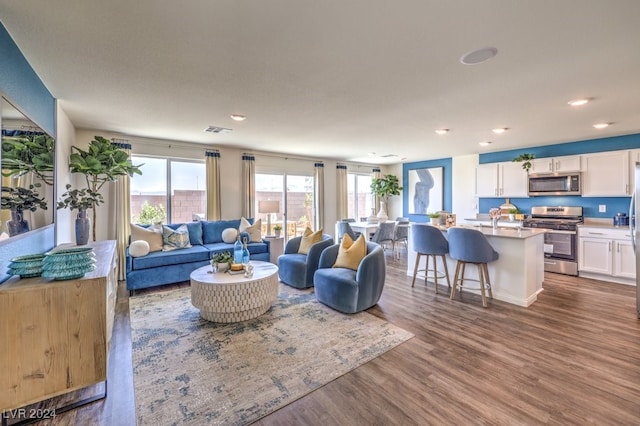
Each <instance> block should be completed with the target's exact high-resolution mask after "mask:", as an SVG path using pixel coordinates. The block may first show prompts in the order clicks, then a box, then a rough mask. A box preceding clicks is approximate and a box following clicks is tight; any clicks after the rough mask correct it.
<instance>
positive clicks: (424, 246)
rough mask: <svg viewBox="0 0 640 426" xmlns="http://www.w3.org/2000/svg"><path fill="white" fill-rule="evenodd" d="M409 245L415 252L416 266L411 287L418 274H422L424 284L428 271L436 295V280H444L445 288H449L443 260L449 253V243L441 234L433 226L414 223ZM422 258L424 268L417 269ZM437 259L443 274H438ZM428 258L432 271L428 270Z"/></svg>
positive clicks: (449, 284)
mask: <svg viewBox="0 0 640 426" xmlns="http://www.w3.org/2000/svg"><path fill="white" fill-rule="evenodd" d="M411 244H412V245H413V250H414V251H415V252H416V264H415V266H414V267H413V281H411V287H413V286H414V285H415V283H416V276H417V275H418V273H420V272H424V282H425V284H426V283H427V278H429V271H432V272H433V282H434V286H435V289H436V294H438V278H446V279H447V286H449V288H451V281H449V269H448V268H447V259H445V255H446V254H447V253H449V243H448V242H447V239H446V238H445V237H444V235H442V232H441V231H440V230H439V229H438V228H436V227H435V226H431V225H427V224H424V223H414V224H413V225H412V226H411ZM422 256H427V260H426V263H425V268H424V269H418V265H419V263H420V258H421V257H422ZM438 257H440V258H441V259H442V264H443V265H444V274H443V273H442V272H438V260H437V259H438ZM429 258H431V259H433V269H429Z"/></svg>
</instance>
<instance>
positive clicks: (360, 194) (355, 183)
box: [340, 173, 373, 220]
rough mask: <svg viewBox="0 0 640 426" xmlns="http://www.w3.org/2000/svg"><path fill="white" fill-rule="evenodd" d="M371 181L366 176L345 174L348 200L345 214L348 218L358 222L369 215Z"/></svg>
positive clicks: (371, 199)
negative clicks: (346, 213)
mask: <svg viewBox="0 0 640 426" xmlns="http://www.w3.org/2000/svg"><path fill="white" fill-rule="evenodd" d="M371 180H372V177H371V175H368V174H357V173H348V174H347V194H348V195H347V196H348V200H349V204H348V207H347V212H348V216H349V217H350V218H354V219H356V220H360V219H362V218H366V217H368V216H370V215H371V212H372V210H371V209H372V208H373V195H372V193H371ZM340 219H343V218H340Z"/></svg>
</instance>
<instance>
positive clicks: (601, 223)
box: [578, 217, 629, 229]
mask: <svg viewBox="0 0 640 426" xmlns="http://www.w3.org/2000/svg"><path fill="white" fill-rule="evenodd" d="M578 227H580V228H583V227H589V228H607V229H629V226H628V225H625V226H613V219H606V218H597V217H585V218H584V223H581V224H579V225H578Z"/></svg>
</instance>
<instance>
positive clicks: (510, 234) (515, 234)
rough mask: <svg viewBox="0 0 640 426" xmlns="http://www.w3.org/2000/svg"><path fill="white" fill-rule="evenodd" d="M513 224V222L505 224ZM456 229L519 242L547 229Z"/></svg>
mask: <svg viewBox="0 0 640 426" xmlns="http://www.w3.org/2000/svg"><path fill="white" fill-rule="evenodd" d="M507 223H513V222H507ZM456 227H458V228H471V229H476V230H478V231H480V232H482V233H483V234H484V235H486V236H487V237H502V238H515V239H519V240H524V239H526V238H531V237H533V236H536V235H541V234H544V233H545V232H547V229H537V228H521V227H516V226H509V227H504V226H500V225H499V226H498V228H497V229H493V227H492V226H481V225H456ZM438 229H440V230H441V231H447V230H448V228H446V227H444V226H439V227H438Z"/></svg>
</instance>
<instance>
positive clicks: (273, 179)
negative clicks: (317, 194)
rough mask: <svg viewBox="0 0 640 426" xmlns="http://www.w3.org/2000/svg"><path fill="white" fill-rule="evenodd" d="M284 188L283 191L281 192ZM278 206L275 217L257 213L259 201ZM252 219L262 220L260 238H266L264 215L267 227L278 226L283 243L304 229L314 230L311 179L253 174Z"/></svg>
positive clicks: (304, 176)
mask: <svg viewBox="0 0 640 426" xmlns="http://www.w3.org/2000/svg"><path fill="white" fill-rule="evenodd" d="M285 188H286V191H285ZM263 200H277V201H279V202H280V209H279V210H280V211H279V212H278V213H260V208H259V206H260V201H263ZM255 211H256V212H258V213H256V215H257V216H256V219H262V228H263V229H262V231H263V235H267V215H270V216H271V227H272V231H271V234H273V226H275V225H276V224H278V225H280V226H282V229H283V231H282V234H283V236H284V237H285V239H286V240H288V239H289V238H292V237H295V236H299V235H302V233H303V232H304V230H305V228H306V227H307V226H308V227H310V228H312V229H313V228H314V227H315V210H314V178H313V176H311V175H300V174H286V173H256V210H255ZM285 229H286V231H284V230H285Z"/></svg>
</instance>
